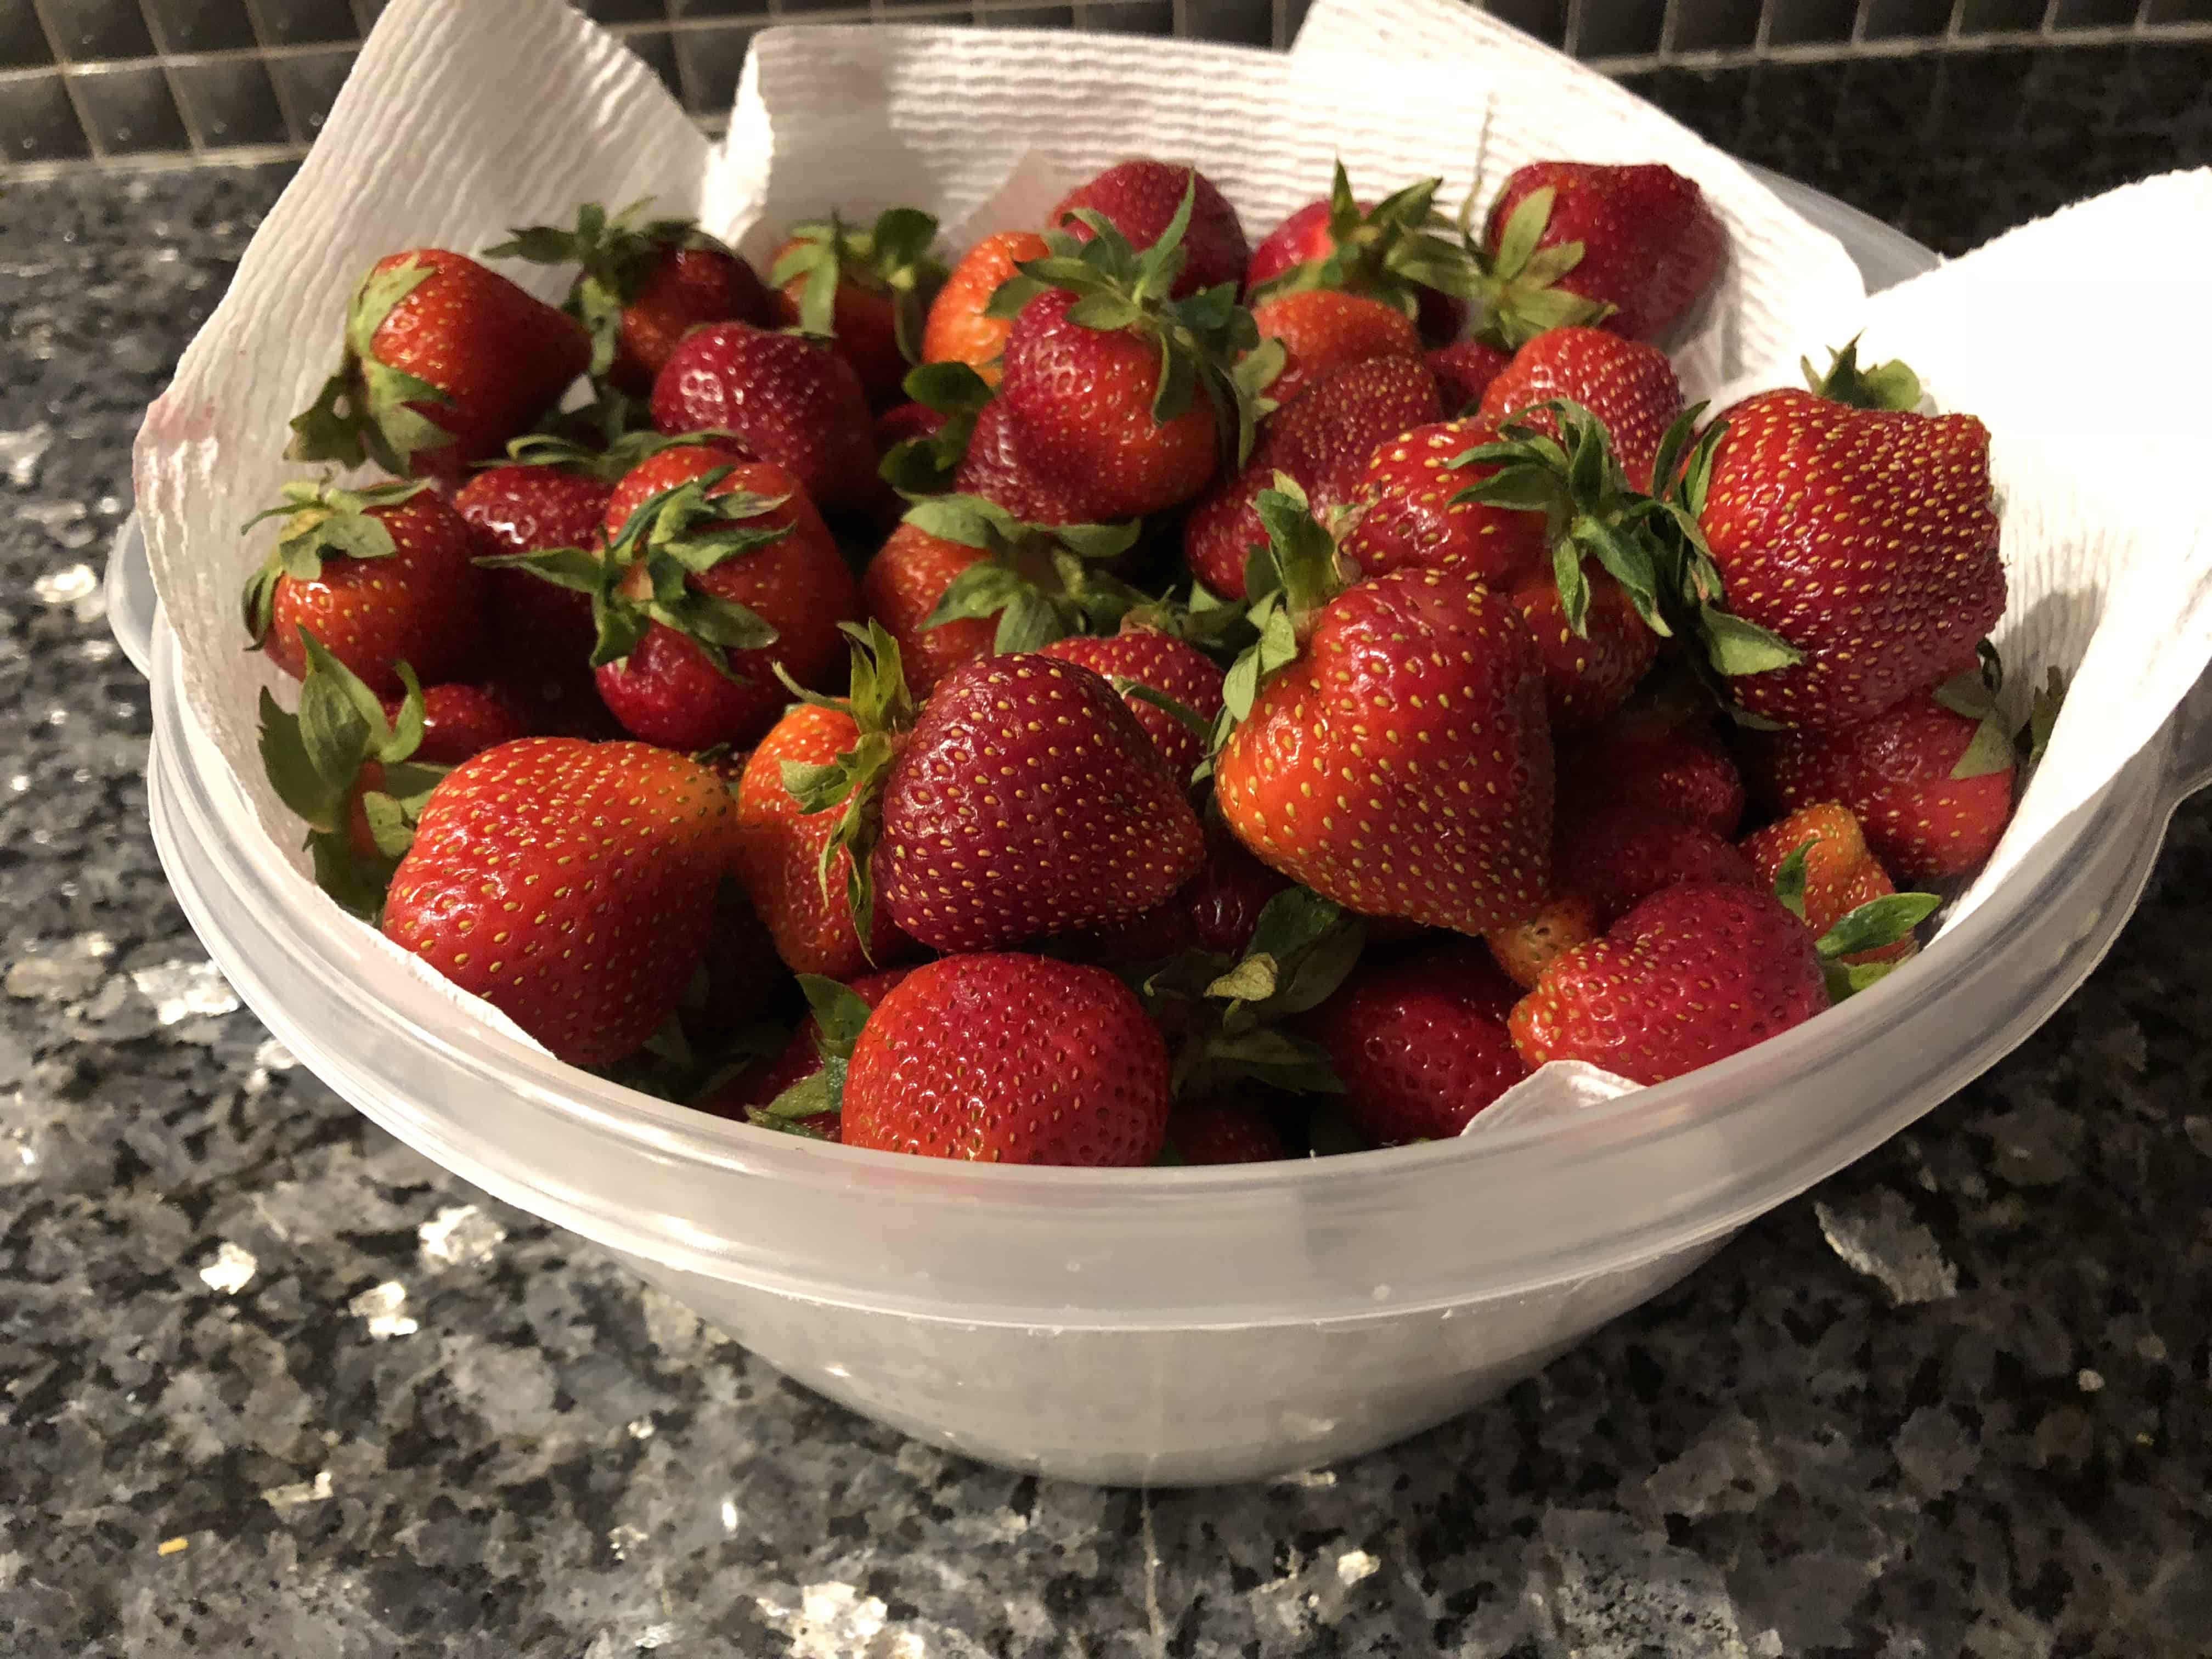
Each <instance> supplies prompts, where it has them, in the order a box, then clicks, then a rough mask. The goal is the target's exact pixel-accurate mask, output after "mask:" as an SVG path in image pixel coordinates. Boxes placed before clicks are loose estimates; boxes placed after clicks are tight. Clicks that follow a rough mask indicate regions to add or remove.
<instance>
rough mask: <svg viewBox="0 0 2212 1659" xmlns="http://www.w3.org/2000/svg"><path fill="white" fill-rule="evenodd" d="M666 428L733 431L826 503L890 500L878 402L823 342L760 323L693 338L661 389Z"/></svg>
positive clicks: (673, 359)
mask: <svg viewBox="0 0 2212 1659" xmlns="http://www.w3.org/2000/svg"><path fill="white" fill-rule="evenodd" d="M653 424H654V425H655V426H657V427H659V428H660V430H661V431H663V432H668V433H684V432H705V431H709V430H712V431H715V432H727V433H732V434H734V435H736V436H737V438H738V440H739V441H740V444H741V446H742V447H743V448H744V451H745V452H746V453H747V454H748V455H750V456H752V457H757V459H761V460H763V461H773V462H775V464H776V465H778V466H780V467H781V468H783V469H784V471H787V472H788V473H790V474H791V475H792V477H794V478H796V479H797V480H798V481H799V487H800V488H801V489H805V491H806V493H807V495H808V496H809V497H810V498H811V499H812V501H814V502H815V503H816V504H817V506H819V507H825V508H829V509H833V510H834V509H850V510H852V511H854V512H866V511H870V510H872V509H873V508H874V507H876V506H877V504H878V502H879V501H881V500H882V498H883V493H884V485H883V480H882V479H881V478H879V477H877V476H876V448H875V442H874V431H873V428H872V423H871V422H870V418H869V415H868V399H867V396H866V393H865V392H863V391H862V390H861V387H860V377H859V376H858V375H856V374H854V372H853V366H852V365H851V364H850V363H848V362H846V361H845V360H844V359H843V358H842V357H841V356H838V355H837V354H836V352H834V351H832V350H830V349H828V348H827V347H825V346H823V344H822V343H820V342H818V341H816V340H810V339H808V338H806V337H804V336H801V335H797V334H779V333H776V332H775V331H772V330H769V329H765V328H755V327H754V326H752V325H751V324H750V323H715V324H712V325H708V327H705V328H701V329H695V330H694V331H692V332H690V333H689V334H687V335H685V336H684V338H683V339H682V340H681V341H680V342H679V343H678V345H677V347H676V349H675V350H674V351H672V352H671V353H670V354H669V356H668V362H667V363H666V364H665V366H664V367H663V368H662V369H661V371H660V375H659V379H657V380H654V382H653Z"/></svg>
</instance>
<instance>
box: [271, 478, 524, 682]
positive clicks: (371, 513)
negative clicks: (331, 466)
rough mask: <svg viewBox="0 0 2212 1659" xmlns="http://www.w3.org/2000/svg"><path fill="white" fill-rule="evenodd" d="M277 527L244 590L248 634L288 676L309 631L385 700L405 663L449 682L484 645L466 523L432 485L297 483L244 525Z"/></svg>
mask: <svg viewBox="0 0 2212 1659" xmlns="http://www.w3.org/2000/svg"><path fill="white" fill-rule="evenodd" d="M264 519H277V520H282V524H281V526H280V527H279V530H278V533H277V538H276V546H275V547H274V548H273V549H272V550H270V554H269V556H268V558H267V559H266V560H265V561H264V562H263V564H262V565H261V567H260V568H259V569H258V570H256V571H255V572H254V573H253V574H252V577H250V578H249V579H248V580H247V581H246V589H245V593H244V596H243V600H242V610H243V615H244V618H245V623H246V633H247V635H249V636H251V638H252V641H253V642H254V644H255V646H256V647H257V648H259V649H262V650H265V651H266V652H267V653H268V654H269V659H270V661H271V662H273V663H274V664H276V666H277V667H279V668H281V669H282V670H283V671H284V672H286V673H288V674H289V675H291V676H292V677H293V678H295V679H298V678H302V677H304V676H305V675H306V673H307V655H306V653H304V652H303V651H302V649H301V644H300V639H301V630H302V629H309V630H312V631H313V634H314V635H315V636H316V638H317V639H318V640H319V641H321V643H322V645H323V646H324V647H325V649H326V650H327V651H328V652H329V653H330V654H331V656H333V657H335V658H337V659H338V660H339V661H340V662H343V664H345V665H346V666H347V668H348V669H349V670H350V671H352V672H353V673H355V674H356V675H357V676H359V677H360V678H362V680H363V681H365V682H366V683H367V684H368V686H369V688H370V689H371V690H374V691H375V692H377V693H379V694H380V695H389V694H391V693H393V692H396V691H397V690H398V689H399V685H400V681H399V677H398V667H397V665H398V663H399V661H400V660H401V659H405V660H406V661H408V662H409V663H410V664H412V665H414V666H415V668H416V671H417V672H418V673H420V674H422V675H423V676H426V677H428V678H429V679H431V680H433V681H435V680H441V679H447V678H452V677H453V676H454V675H456V674H458V673H459V672H460V671H463V670H464V669H465V668H467V667H469V666H470V665H471V662H472V660H473V659H474V658H475V657H476V656H477V653H478V652H479V650H480V649H481V647H482V646H483V632H484V628H483V611H484V577H483V572H481V571H480V570H478V569H477V567H476V564H475V562H474V561H475V558H476V556H477V554H478V553H479V552H480V551H482V548H481V546H480V544H479V543H478V542H477V536H476V532H474V531H473V530H472V529H471V527H470V526H469V525H468V523H467V521H466V520H464V519H463V518H461V516H460V515H459V513H455V512H454V511H453V508H452V507H448V506H447V505H446V503H445V501H444V500H443V499H442V498H441V497H440V496H439V495H437V494H436V493H435V491H433V490H432V489H431V488H430V486H429V484H428V483H427V482H424V481H417V482H415V483H386V484H378V485H372V486H369V487H368V488H365V489H341V488H339V487H337V485H335V484H332V483H320V484H317V483H302V482H297V481H295V482H293V483H288V484H286V485H285V486H284V501H283V505H282V506H279V507H270V508H269V509H267V510H266V511H264V512H261V513H255V514H254V515H253V517H252V518H250V519H248V520H246V523H245V524H244V525H243V526H240V529H241V530H242V531H243V530H251V529H252V527H253V526H255V525H257V524H259V523H260V522H261V521H262V520H264Z"/></svg>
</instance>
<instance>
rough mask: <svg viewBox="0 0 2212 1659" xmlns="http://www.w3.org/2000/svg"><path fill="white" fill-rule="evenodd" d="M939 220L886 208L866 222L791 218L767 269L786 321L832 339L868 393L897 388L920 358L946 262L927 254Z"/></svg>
mask: <svg viewBox="0 0 2212 1659" xmlns="http://www.w3.org/2000/svg"><path fill="white" fill-rule="evenodd" d="M936 240H937V221H936V219H935V218H934V217H933V216H931V215H929V214H927V213H924V212H922V211H921V210H920V209H918V208H908V207H894V208H886V209H884V211H883V212H881V213H880V214H878V215H877V216H876V222H875V223H874V225H873V226H872V228H869V229H866V230H855V229H853V228H850V227H848V226H847V225H846V224H845V222H843V221H842V219H840V218H839V217H838V216H836V214H835V213H832V214H831V215H830V216H829V218H827V219H810V220H807V221H806V222H804V223H801V224H796V225H793V227H792V228H791V234H790V235H789V237H788V238H787V240H785V242H784V244H783V246H781V247H780V248H778V249H777V250H776V255H775V264H773V266H772V267H771V268H770V270H769V283H770V284H771V285H772V286H773V288H774V290H775V291H774V293H773V295H771V297H770V300H769V304H770V306H771V307H773V309H774V311H775V319H776V320H777V321H778V322H779V323H781V324H782V325H784V326H786V327H787V328H796V329H798V330H799V331H800V332H801V333H805V334H811V335H813V336H815V337H817V338H820V339H825V340H832V341H834V342H836V347H837V349H838V350H839V351H840V352H842V354H843V355H844V356H845V359H846V361H847V362H850V363H851V364H852V365H853V368H854V373H856V374H859V375H860V384H861V386H863V387H864V388H865V389H866V392H867V393H868V396H869V398H871V399H872V400H873V401H877V402H881V401H883V400H884V399H885V398H890V397H892V396H894V395H895V394H896V392H897V391H898V388H899V382H900V381H901V380H902V379H904V378H905V375H906V372H907V370H908V368H910V367H911V366H912V365H914V364H915V363H918V362H921V360H922V330H923V326H924V325H925V324H926V323H927V320H928V318H929V311H930V302H931V301H933V300H934V299H935V298H936V296H937V292H938V290H939V288H941V287H942V286H943V285H944V283H945V267H944V265H943V264H940V263H939V261H938V260H936V259H934V258H931V257H930V248H931V246H932V245H933V244H934V243H935V242H936Z"/></svg>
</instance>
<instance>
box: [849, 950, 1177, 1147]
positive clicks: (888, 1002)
mask: <svg viewBox="0 0 2212 1659" xmlns="http://www.w3.org/2000/svg"><path fill="white" fill-rule="evenodd" d="M1168 1103H1169V1093H1168V1055H1167V1046H1166V1044H1165V1043H1164V1042H1163V1041H1162V1040H1161V1037H1160V1034H1159V1031H1158V1028H1156V1027H1155V1026H1154V1025H1153V1024H1152V1021H1151V1020H1149V1019H1147V1018H1146V1017H1145V1011H1144V1009H1143V1007H1142V1006H1140V1005H1139V1003H1138V1001H1137V999H1136V996H1135V994H1133V993H1132V992H1131V991H1130V990H1129V988H1128V987H1127V986H1125V985H1123V984H1122V983H1121V981H1120V980H1118V979H1116V978H1115V977H1114V975H1111V974H1109V973H1108V972H1107V971H1106V970H1105V969H1102V968H1089V967H1085V966H1082V965H1080V964H1079V963H1071V962H1055V961H1054V960H1052V959H1051V958H1050V957H1031V956H1018V955H1014V954H1012V953H1010V952H990V953H985V954H981V955H975V956H958V957H946V958H945V959H944V960H942V961H939V962H931V963H924V964H923V965H922V966H921V967H919V968H917V969H915V970H914V971H913V972H912V973H911V974H909V975H907V977H906V978H905V979H904V980H903V981H901V982H900V983H899V985H898V986H897V987H896V988H895V989H893V990H892V991H891V992H890V994H889V995H888V996H886V997H884V1000H883V1001H882V1002H881V1003H879V1004H878V1005H877V1007H876V1009H875V1012H873V1013H872V1014H870V1015H869V1017H868V1020H867V1024H866V1025H865V1026H864V1027H863V1028H862V1029H861V1031H860V1038H859V1041H858V1042H856V1043H855V1044H854V1048H853V1057H852V1060H851V1062H850V1064H849V1066H848V1069H847V1072H846V1074H845V1079H844V1086H843V1095H842V1110H843V1119H844V1121H843V1124H842V1135H841V1138H842V1139H843V1141H844V1142H845V1144H846V1145H847V1146H866V1147H873V1148H876V1149H878V1150H879V1151H884V1152H913V1153H919V1154H921V1156H923V1157H926V1158H968V1159H971V1160H975V1161H979V1162H984V1163H992V1164H1076V1165H1081V1166H1129V1165H1138V1164H1150V1163H1152V1162H1153V1161H1154V1160H1155V1159H1157V1158H1158V1157H1159V1155H1160V1149H1161V1146H1163V1144H1164V1140H1165V1138H1166V1133H1167V1124H1168Z"/></svg>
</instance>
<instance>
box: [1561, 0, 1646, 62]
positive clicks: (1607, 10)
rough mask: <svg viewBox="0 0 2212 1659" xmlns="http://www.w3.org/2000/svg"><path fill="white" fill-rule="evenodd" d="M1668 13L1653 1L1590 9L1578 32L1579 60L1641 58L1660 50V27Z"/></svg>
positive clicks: (1617, 1)
mask: <svg viewBox="0 0 2212 1659" xmlns="http://www.w3.org/2000/svg"><path fill="white" fill-rule="evenodd" d="M1665 21H1667V9H1666V8H1665V7H1664V6H1662V5H1657V4H1653V3H1650V0H1613V3H1612V4H1610V5H1607V4H1603V3H1600V4H1598V5H1594V6H1590V5H1586V6H1584V7H1583V14H1582V19H1581V22H1580V25H1579V27H1577V29H1576V31H1575V41H1574V50H1575V56H1577V58H1640V57H1643V56H1644V54H1645V53H1647V52H1656V51H1658V50H1659V31H1660V26H1661V25H1662V24H1663V23H1664V22H1665Z"/></svg>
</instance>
